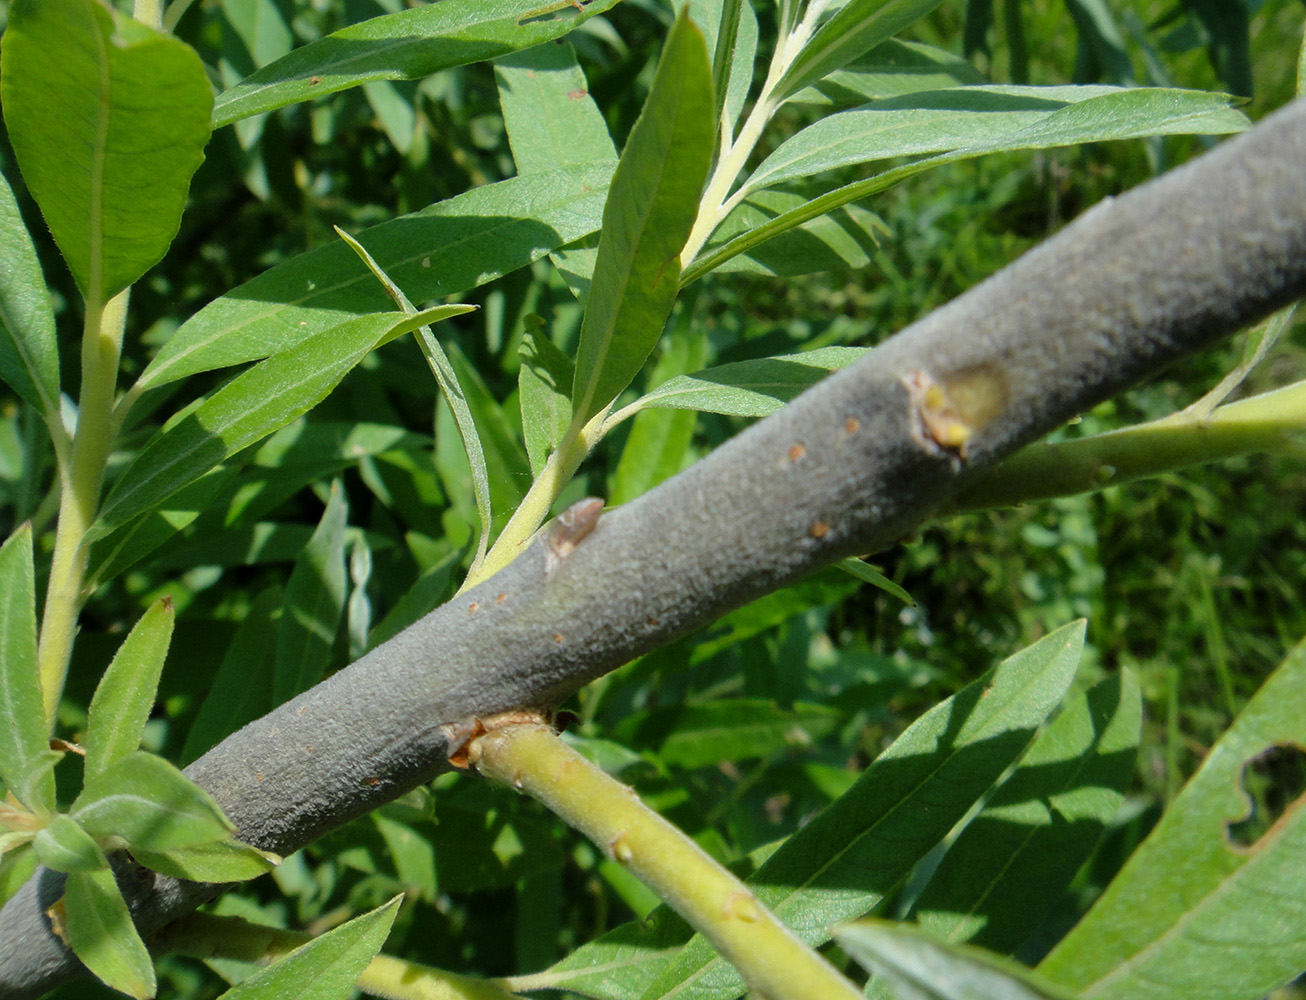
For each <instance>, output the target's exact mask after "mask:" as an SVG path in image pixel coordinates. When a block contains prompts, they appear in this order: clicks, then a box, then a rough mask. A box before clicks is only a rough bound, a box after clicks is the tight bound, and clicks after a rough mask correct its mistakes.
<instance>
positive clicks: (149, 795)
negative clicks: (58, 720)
mask: <svg viewBox="0 0 1306 1000" xmlns="http://www.w3.org/2000/svg"><path fill="white" fill-rule="evenodd" d="M69 815H71V816H72V818H73V819H75V820H76V821H77V822H78V823H79V824H80V825H81V827H82V829H84V830H85V831H86V832H87V833H89V834H90V835H91V836H92V837H94V838H95V839H96V840H106V839H108V838H110V837H115V838H120V839H121V840H123V841H124V842H125V843H126V844H127V846H128V848H129V849H135V848H137V847H140V848H143V849H145V850H148V851H154V852H156V853H162V852H166V851H171V850H175V849H177V848H184V847H195V846H198V845H200V844H207V843H211V842H213V841H215V840H226V839H227V837H228V836H229V835H230V833H231V830H232V829H233V828H232V825H231V823H230V821H229V820H228V819H227V818H226V817H225V816H223V814H222V810H221V809H219V808H218V805H217V803H215V802H214V801H213V799H212V797H211V796H210V795H209V794H208V793H207V792H205V791H204V790H203V789H201V788H200V787H199V786H197V785H195V784H194V783H193V782H192V781H190V780H189V779H188V778H187V777H186V776H185V775H183V774H182V773H181V772H180V771H179V770H177V768H176V767H174V766H173V765H172V764H169V763H168V762H167V761H166V760H164V759H163V758H162V757H156V756H154V755H153V754H148V753H144V752H143V751H139V750H138V751H136V752H135V753H133V754H131V755H130V756H128V757H124V758H123V759H122V760H120V761H118V762H117V763H116V764H114V765H113V766H112V767H110V768H108V769H107V770H105V771H104V772H103V773H101V774H98V775H96V776H95V777H94V778H92V779H90V780H89V781H87V783H86V786H85V787H84V788H83V789H82V793H81V795H79V796H77V801H76V802H74V803H73V808H72V810H71V811H70V813H69Z"/></svg>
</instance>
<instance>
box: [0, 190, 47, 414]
mask: <svg viewBox="0 0 1306 1000" xmlns="http://www.w3.org/2000/svg"><path fill="white" fill-rule="evenodd" d="M0 246H3V247H4V248H5V266H4V267H3V268H0V379H3V380H4V381H5V383H6V384H8V386H9V388H11V389H13V390H14V392H15V393H17V394H18V395H19V396H20V397H21V398H22V399H23V400H24V401H25V402H27V403H28V404H30V405H32V406H34V407H36V408H37V409H38V410H39V411H40V412H41V414H42V415H43V416H44V417H45V419H46V422H47V423H51V424H55V425H56V426H57V425H58V418H59V345H58V343H57V342H56V340H55V334H54V311H53V310H52V309H51V308H50V293H49V292H48V291H46V287H45V277H44V276H43V275H42V274H41V264H40V262H39V261H38V260H37V259H36V248H35V247H34V246H33V245H32V237H31V236H30V235H29V234H28V231H27V227H26V226H25V225H24V223H23V217H22V215H20V214H19V212H18V204H17V202H15V201H14V193H13V191H12V190H11V189H10V187H9V182H8V181H7V180H5V178H4V177H3V176H0Z"/></svg>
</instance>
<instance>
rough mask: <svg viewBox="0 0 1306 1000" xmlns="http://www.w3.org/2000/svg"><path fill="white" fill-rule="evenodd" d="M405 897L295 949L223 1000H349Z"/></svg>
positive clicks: (229, 992)
mask: <svg viewBox="0 0 1306 1000" xmlns="http://www.w3.org/2000/svg"><path fill="white" fill-rule="evenodd" d="M402 899H403V897H402V896H396V897H395V898H394V899H392V900H390V902H388V903H386V904H385V905H383V906H378V907H377V908H376V909H375V910H372V911H371V912H369V913H364V914H363V915H362V916H360V917H355V918H354V919H353V920H351V921H349V922H348V923H347V924H342V925H341V926H339V927H337V928H336V929H335V930H332V931H328V932H327V933H326V934H323V935H322V936H321V937H319V938H315V939H314V940H312V941H310V942H309V943H308V944H306V945H304V946H303V947H302V948H296V949H295V950H294V951H293V952H291V953H290V954H289V955H287V956H286V957H285V958H283V959H282V960H281V961H280V962H277V963H276V964H275V965H273V966H271V967H270V968H266V969H260V970H259V971H258V972H256V973H254V975H252V976H250V977H249V978H248V979H246V980H244V981H242V982H241V983H240V984H239V985H237V986H233V987H232V988H231V989H229V990H228V991H227V992H226V993H224V994H222V997H221V998H220V1000H348V998H349V997H351V996H353V995H354V981H355V980H356V979H357V978H358V977H359V975H361V974H362V972H363V970H364V969H365V968H367V965H368V963H369V962H371V961H372V959H373V958H374V957H375V956H376V953H377V952H379V951H380V950H381V946H382V945H383V944H385V939H386V936H387V935H388V934H389V933H390V927H391V925H392V924H393V923H394V919H395V915H396V914H397V913H398V912H399V903H400V901H401V900H402Z"/></svg>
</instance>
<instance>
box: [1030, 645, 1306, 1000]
mask: <svg viewBox="0 0 1306 1000" xmlns="http://www.w3.org/2000/svg"><path fill="white" fill-rule="evenodd" d="M1303 690H1306V643H1302V644H1299V645H1298V646H1297V647H1296V648H1295V649H1293V651H1292V652H1291V653H1290V654H1289V655H1288V658H1287V659H1286V660H1284V662H1283V664H1282V665H1281V666H1280V667H1279V669H1278V670H1276V671H1275V672H1274V674H1272V675H1271V677H1270V679H1269V680H1268V681H1266V682H1265V685H1264V686H1263V687H1262V688H1261V690H1260V691H1259V692H1257V694H1256V696H1255V697H1254V698H1253V699H1252V700H1251V702H1249V703H1248V705H1247V707H1246V708H1245V709H1244V710H1243V712H1242V714H1241V715H1239V716H1238V718H1237V719H1236V720H1235V721H1234V724H1233V725H1232V726H1231V727H1230V728H1229V730H1228V732H1226V733H1225V734H1224V736H1223V737H1222V738H1221V739H1220V741H1219V742H1218V743H1217V744H1216V745H1215V746H1214V747H1213V748H1212V749H1211V751H1210V753H1208V754H1207V757H1206V760H1205V762H1204V763H1203V764H1202V767H1201V768H1200V769H1199V770H1198V772H1197V773H1196V774H1195V775H1194V776H1193V777H1192V779H1191V780H1190V781H1189V782H1188V784H1187V785H1185V786H1184V789H1183V791H1182V792H1181V793H1180V794H1179V796H1178V798H1176V799H1175V800H1174V802H1172V803H1171V805H1170V808H1169V809H1168V810H1166V813H1165V815H1164V816H1163V817H1162V818H1161V820H1160V822H1159V823H1157V825H1156V827H1155V829H1153V831H1152V833H1151V835H1150V836H1149V837H1148V838H1147V840H1146V841H1144V842H1143V845H1142V846H1141V847H1139V848H1138V850H1137V851H1135V852H1134V854H1133V857H1131V858H1130V859H1129V862H1128V863H1127V864H1126V865H1125V867H1124V868H1123V869H1122V870H1121V871H1120V874H1119V875H1117V876H1116V878H1115V881H1114V882H1112V883H1111V885H1110V886H1109V887H1108V888H1107V891H1106V892H1105V893H1104V894H1103V895H1102V897H1101V899H1099V900H1098V902H1097V905H1096V906H1094V907H1093V909H1092V910H1091V911H1089V914H1088V916H1086V917H1085V918H1084V919H1083V920H1082V921H1080V923H1079V924H1078V925H1077V926H1076V927H1075V929H1074V930H1073V931H1071V932H1070V934H1069V935H1067V936H1066V937H1065V938H1064V939H1063V940H1062V941H1061V943H1060V944H1059V945H1058V946H1057V947H1056V948H1055V949H1054V950H1053V952H1052V954H1050V955H1049V956H1048V957H1047V959H1046V960H1045V961H1044V962H1043V964H1042V965H1041V966H1039V971H1040V972H1041V973H1043V974H1044V975H1046V976H1048V977H1049V978H1051V979H1053V980H1055V981H1056V982H1058V983H1062V984H1064V985H1066V986H1067V987H1070V988H1071V989H1074V990H1076V991H1078V992H1079V993H1080V995H1082V996H1084V997H1091V998H1099V997H1101V998H1112V1000H1114V998H1120V1000H1126V998H1128V1000H1135V998H1138V1000H1169V998H1174V1000H1178V998H1181V997H1182V998H1184V1000H1241V998H1246V1000H1252V998H1259V997H1263V996H1265V995H1266V994H1268V993H1272V992H1274V991H1275V990H1276V989H1277V988H1278V987H1279V986H1281V985H1283V984H1284V983H1286V982H1288V981H1289V980H1291V979H1293V978H1294V977H1295V976H1297V975H1298V974H1299V973H1300V971H1301V970H1302V969H1303V968H1306V796H1302V797H1299V798H1297V800H1296V801H1295V802H1291V803H1289V804H1288V805H1287V808H1286V810H1285V811H1284V813H1283V815H1282V816H1281V817H1279V819H1278V821H1277V822H1275V823H1274V824H1273V825H1272V826H1270V827H1269V829H1268V830H1267V831H1266V832H1265V833H1264V834H1263V835H1262V836H1260V837H1259V839H1256V840H1255V842H1254V843H1252V844H1250V845H1249V846H1241V845H1235V844H1234V843H1233V842H1232V839H1231V838H1232V834H1231V831H1230V829H1229V828H1230V824H1233V823H1237V822H1238V821H1239V820H1242V819H1244V818H1246V817H1247V814H1248V810H1249V808H1250V800H1249V798H1248V796H1247V794H1246V792H1245V791H1244V790H1243V787H1242V784H1243V782H1244V780H1245V774H1246V772H1247V770H1248V769H1249V768H1251V767H1253V766H1254V765H1255V763H1256V761H1257V758H1258V757H1259V756H1260V755H1262V754H1265V753H1267V752H1282V753H1287V754H1290V755H1295V756H1297V757H1298V758H1299V757H1300V755H1301V754H1302V752H1303V751H1302V748H1303V747H1306V713H1303V712H1302V710H1301V705H1302V691H1303Z"/></svg>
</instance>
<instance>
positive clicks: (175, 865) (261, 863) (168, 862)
mask: <svg viewBox="0 0 1306 1000" xmlns="http://www.w3.org/2000/svg"><path fill="white" fill-rule="evenodd" d="M132 857H133V858H135V859H136V860H137V861H139V862H140V863H141V864H143V865H144V866H145V867H146V868H148V869H150V870H151V871H156V872H159V873H161V874H163V875H171V876H172V877H173V878H182V879H187V880H189V881H191V882H215V883H221V882H244V881H246V880H248V879H252V878H258V876H260V875H263V874H265V873H266V872H268V871H271V870H272V869H273V868H275V867H276V866H277V865H278V864H279V863H280V861H281V859H280V858H278V857H277V856H276V855H275V854H271V853H269V852H267V851H260V850H259V849H258V848H256V847H251V846H250V845H249V844H242V843H241V842H240V841H238V840H215V841H212V842H211V843H208V844H196V845H195V846H193V847H178V848H175V849H173V850H170V851H167V852H158V851H149V850H145V849H143V848H140V847H137V848H133V850H132Z"/></svg>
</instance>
